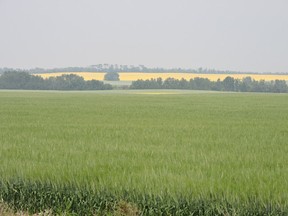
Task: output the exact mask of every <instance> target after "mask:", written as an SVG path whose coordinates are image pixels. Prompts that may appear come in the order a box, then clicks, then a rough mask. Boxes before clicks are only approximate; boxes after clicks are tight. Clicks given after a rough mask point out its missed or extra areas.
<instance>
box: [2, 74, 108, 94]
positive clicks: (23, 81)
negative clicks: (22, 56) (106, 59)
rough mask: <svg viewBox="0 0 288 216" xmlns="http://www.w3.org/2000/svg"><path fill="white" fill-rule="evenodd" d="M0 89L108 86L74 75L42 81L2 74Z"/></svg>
mask: <svg viewBox="0 0 288 216" xmlns="http://www.w3.org/2000/svg"><path fill="white" fill-rule="evenodd" d="M0 89H27V90H108V89H112V86H111V85H110V84H104V83H103V82H101V81H98V80H89V81H85V80H84V78H83V77H80V76H77V75H75V74H69V75H62V76H58V77H50V78H48V79H43V78H42V77H40V76H34V75H31V74H29V73H27V72H15V71H14V72H4V73H3V74H2V75H1V76H0Z"/></svg>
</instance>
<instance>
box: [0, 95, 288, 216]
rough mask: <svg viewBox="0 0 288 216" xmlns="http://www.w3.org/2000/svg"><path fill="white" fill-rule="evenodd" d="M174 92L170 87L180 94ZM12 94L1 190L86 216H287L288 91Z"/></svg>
mask: <svg viewBox="0 0 288 216" xmlns="http://www.w3.org/2000/svg"><path fill="white" fill-rule="evenodd" d="M171 92H172V91H169V93H171ZM173 92H174V93H176V94H169V95H164V94H159V95H156V94H155V95H154V94H153V95H151V94H150V95H147V94H146V95H145V94H134V93H138V92H137V91H127V92H122V94H121V93H115V92H110V93H104V92H99V93H89V92H86V93H84V92H82V93H77V92H70V93H67V92H66V93H60V92H50V93H48V92H21V91H11V92H8V91H7V92H6V91H1V92H0V101H1V103H0V122H1V123H0V131H1V137H0V142H1V145H0V164H1V167H0V176H1V191H0V193H1V195H0V197H1V198H0V199H3V200H4V201H5V202H7V203H8V204H9V205H11V206H13V207H14V208H15V209H23V210H29V211H30V212H35V211H43V210H45V209H53V212H55V213H59V212H61V211H64V212H65V211H67V212H71V213H75V214H82V213H83V214H84V212H86V213H85V214H92V213H95V212H96V213H97V212H98V213H99V212H100V214H101V213H103V214H104V213H107V212H113V211H114V210H115V209H117V208H119V203H121V202H122V201H123V202H124V203H130V204H132V205H136V206H137V209H139V212H140V213H142V214H145V215H157V214H164V215H165V214H166V215H168V214H173V215H174V214H175V215H177V214H178V215H187V214H192V213H193V212H194V215H215V214H218V215H225V214H226V215H227V214H228V215H229V214H230V215H233V214H240V215H279V214H280V215H281V214H282V215H285V214H287V200H288V199H287V198H288V197H287V194H288V180H287V179H288V172H287V171H288V170H287V159H286V155H287V153H288V146H287V140H288V131H287V128H288V106H287V105H288V95H287V94H279V95H273V94H238V93H234V94H232V93H199V92H189V91H173Z"/></svg>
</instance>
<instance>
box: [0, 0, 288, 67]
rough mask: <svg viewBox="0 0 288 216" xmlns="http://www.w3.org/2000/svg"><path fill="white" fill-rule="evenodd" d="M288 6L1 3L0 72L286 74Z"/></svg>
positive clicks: (259, 0)
mask: <svg viewBox="0 0 288 216" xmlns="http://www.w3.org/2000/svg"><path fill="white" fill-rule="evenodd" d="M287 11H288V0H81V1H80V0H0V67H17V68H33V67H45V68H53V67H64V66H88V65H92V64H100V63H103V64H104V63H110V64H128V65H130V64H134V65H138V64H144V65H146V66H161V67H183V68H198V67H203V68H215V69H230V70H237V71H259V72H264V71H270V72H288V13H287Z"/></svg>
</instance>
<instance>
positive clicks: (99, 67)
mask: <svg viewBox="0 0 288 216" xmlns="http://www.w3.org/2000/svg"><path fill="white" fill-rule="evenodd" d="M11 70H18V71H22V69H12V68H0V73H1V72H2V73H3V72H4V71H11ZM59 71H61V72H84V71H85V72H158V73H167V72H168V73H169V72H181V73H203V74H205V73H206V74H207V73H209V74H211V73H212V74H219V73H221V74H223V73H224V74H235V73H241V72H239V71H230V70H225V71H223V70H215V69H208V68H198V69H192V68H187V69H185V68H163V67H146V66H144V65H136V66H135V65H118V64H96V65H90V66H88V67H65V68H53V69H43V68H33V69H29V70H26V72H29V73H50V72H51V73H52V72H59ZM246 73H247V72H246ZM251 74H253V73H251ZM254 74H256V73H254ZM278 74H283V73H278ZM286 74H287V73H286Z"/></svg>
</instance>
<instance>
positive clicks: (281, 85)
mask: <svg viewBox="0 0 288 216" xmlns="http://www.w3.org/2000/svg"><path fill="white" fill-rule="evenodd" d="M273 92H277V93H284V92H288V87H287V84H286V81H285V80H275V82H274V86H273Z"/></svg>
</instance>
